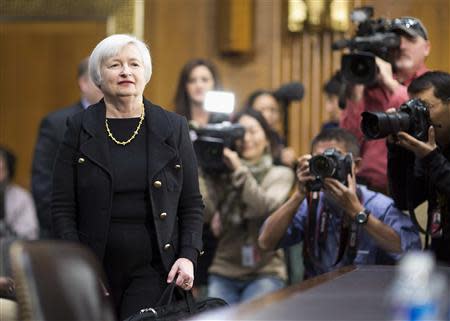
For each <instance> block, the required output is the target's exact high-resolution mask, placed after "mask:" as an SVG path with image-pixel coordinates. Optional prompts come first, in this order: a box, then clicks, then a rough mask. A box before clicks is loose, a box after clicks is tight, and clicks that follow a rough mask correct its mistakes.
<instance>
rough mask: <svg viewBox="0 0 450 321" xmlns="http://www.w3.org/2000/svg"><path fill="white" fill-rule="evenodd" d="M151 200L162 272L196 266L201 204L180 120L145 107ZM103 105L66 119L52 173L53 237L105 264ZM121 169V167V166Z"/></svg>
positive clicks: (110, 180) (107, 186) (108, 189)
mask: <svg viewBox="0 0 450 321" xmlns="http://www.w3.org/2000/svg"><path fill="white" fill-rule="evenodd" d="M144 105H145V121H146V124H147V133H148V137H147V142H148V147H147V151H148V155H147V157H148V159H149V160H151V161H150V162H148V163H149V168H148V183H149V186H150V188H149V197H150V200H151V206H152V213H153V220H154V223H155V228H156V234H157V235H156V236H157V240H158V248H159V251H160V254H161V258H162V261H163V264H164V266H165V268H166V269H167V270H169V269H170V267H171V266H172V264H173V263H174V261H175V260H176V259H177V258H179V257H185V258H188V259H190V260H191V261H192V262H193V263H194V264H196V260H197V256H198V254H199V252H200V250H201V248H202V237H201V234H202V225H203V201H202V197H201V195H200V192H199V189H198V176H197V162H196V158H195V154H194V150H193V148H192V143H191V140H190V137H189V130H188V125H187V122H186V119H185V118H184V117H181V116H179V115H177V114H175V113H172V112H168V111H165V110H164V109H162V108H161V107H159V106H156V105H153V104H152V103H151V102H149V101H147V100H144ZM105 117H106V107H105V104H104V101H103V100H101V101H100V102H99V103H98V104H96V105H93V106H91V107H89V109H87V110H85V111H84V112H82V113H79V114H77V115H75V116H74V117H72V118H71V119H70V120H69V122H68V129H67V132H66V135H65V138H64V141H63V143H62V144H61V146H60V149H59V151H58V156H57V159H56V162H55V168H54V173H53V195H52V196H53V197H52V220H53V228H54V231H55V232H56V234H57V236H59V237H60V238H62V239H65V240H71V241H80V242H82V243H84V244H86V245H87V246H88V247H90V248H91V249H92V250H93V251H94V252H95V254H96V255H97V256H98V257H99V259H100V260H101V261H103V256H104V253H105V247H106V242H107V238H108V232H109V224H110V216H111V204H112V197H113V190H114V188H113V186H114V177H113V175H112V172H111V160H110V157H111V156H110V153H109V148H108V139H109V138H108V137H107V134H106V129H105ZM125 165H126V164H125Z"/></svg>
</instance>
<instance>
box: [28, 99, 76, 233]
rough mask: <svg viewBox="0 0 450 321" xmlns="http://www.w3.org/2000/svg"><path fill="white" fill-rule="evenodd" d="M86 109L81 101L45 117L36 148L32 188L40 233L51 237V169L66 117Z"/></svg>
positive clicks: (64, 127)
mask: <svg viewBox="0 0 450 321" xmlns="http://www.w3.org/2000/svg"><path fill="white" fill-rule="evenodd" d="M81 111H83V105H82V104H81V101H80V102H78V103H76V104H74V105H72V106H68V107H65V108H63V109H60V110H57V111H54V112H52V113H50V114H48V115H47V116H46V117H45V118H43V119H42V121H41V124H40V126H39V134H38V138H37V141H36V146H35V149H34V156H33V165H32V175H31V191H32V193H33V198H34V202H35V204H36V210H37V215H38V219H39V225H40V230H41V237H44V238H52V236H53V235H52V232H51V230H52V228H51V223H52V217H51V212H50V202H51V199H52V173H53V164H54V162H55V157H56V153H57V151H58V147H59V144H61V142H62V141H63V138H64V133H65V132H66V128H67V125H66V123H67V119H68V118H70V117H72V116H73V115H75V114H76V113H79V112H81Z"/></svg>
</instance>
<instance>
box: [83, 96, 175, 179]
mask: <svg viewBox="0 0 450 321" xmlns="http://www.w3.org/2000/svg"><path fill="white" fill-rule="evenodd" d="M144 105H145V107H146V108H145V122H146V126H147V144H148V146H147V160H148V161H147V164H148V165H147V166H148V177H149V179H150V180H152V179H153V176H154V175H155V174H156V173H157V172H158V171H160V170H161V169H162V168H163V167H164V166H165V165H166V164H167V162H169V161H170V160H171V159H173V158H174V157H176V155H177V151H176V150H175V148H174V147H172V146H170V145H169V144H167V142H166V140H167V138H169V137H170V135H171V133H172V127H173V124H172V123H171V122H170V120H169V118H168V117H167V112H166V111H164V110H163V109H162V108H161V107H159V106H156V105H153V104H152V103H151V102H149V101H148V100H145V99H144ZM105 119H106V106H105V103H104V102H103V99H102V100H101V101H100V102H99V103H97V104H95V105H93V106H91V107H89V108H88V109H87V110H86V111H85V114H84V118H83V124H82V126H83V128H84V130H85V131H86V132H87V134H88V135H87V136H88V137H87V138H85V139H81V140H80V151H81V152H82V153H83V154H84V155H85V156H86V157H88V158H89V159H90V160H91V161H93V162H94V163H95V164H97V165H98V166H100V167H101V168H102V169H104V170H105V171H106V172H107V173H108V175H109V176H110V178H112V171H111V156H110V151H109V147H108V136H107V134H106V129H105Z"/></svg>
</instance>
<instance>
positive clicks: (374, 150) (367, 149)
mask: <svg viewBox="0 0 450 321" xmlns="http://www.w3.org/2000/svg"><path fill="white" fill-rule="evenodd" d="M392 31H393V32H395V33H397V34H398V35H399V36H400V39H401V42H400V48H399V51H398V53H397V55H396V59H395V67H396V72H395V73H393V70H392V66H391V64H390V63H388V62H386V61H384V60H382V59H380V58H378V57H377V58H376V63H377V66H378V70H379V72H378V78H377V82H376V84H375V85H374V86H371V87H365V88H364V87H363V86H362V85H355V87H354V90H353V95H352V97H350V99H348V100H347V107H346V109H345V110H344V111H343V112H342V115H341V121H340V127H342V128H345V129H347V130H349V131H350V132H351V133H352V134H354V135H355V136H356V137H357V138H358V140H359V142H360V145H361V157H362V159H363V162H362V167H361V169H360V172H359V173H358V179H359V181H360V182H361V183H364V184H365V185H367V186H368V187H369V188H371V189H373V190H376V191H381V192H384V193H386V192H387V174H386V171H387V149H386V142H385V140H384V139H383V140H381V139H380V140H365V139H364V135H363V134H362V132H361V129H360V123H361V113H362V112H364V111H370V112H374V111H386V110H387V109H389V108H392V107H395V108H398V107H399V106H400V105H401V104H402V103H404V102H405V101H406V100H407V99H408V93H407V86H408V85H409V84H410V83H411V82H412V81H413V80H414V79H415V78H417V77H419V76H420V75H422V74H423V73H425V72H426V71H427V68H426V66H425V59H426V57H428V55H429V53H430V42H429V41H428V33H427V30H426V29H425V27H424V25H423V24H422V22H421V21H420V20H419V19H417V18H414V17H402V18H397V19H394V20H393V22H392Z"/></svg>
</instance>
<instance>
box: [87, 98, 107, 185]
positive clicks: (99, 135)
mask: <svg viewBox="0 0 450 321" xmlns="http://www.w3.org/2000/svg"><path fill="white" fill-rule="evenodd" d="M105 119H106V106H105V103H104V101H103V99H102V100H101V101H99V102H98V103H97V104H95V105H93V106H91V107H89V108H88V109H87V110H86V111H85V112H84V117H83V122H82V126H83V129H84V130H85V131H86V132H87V134H88V135H87V137H85V138H82V137H80V151H81V152H82V153H83V154H84V155H85V156H86V157H88V158H89V159H90V160H91V161H92V162H94V163H95V164H97V165H98V166H100V167H101V168H102V169H104V170H105V171H106V172H107V173H108V175H109V177H110V178H112V174H111V159H110V152H109V147H108V136H107V134H106V128H105Z"/></svg>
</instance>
